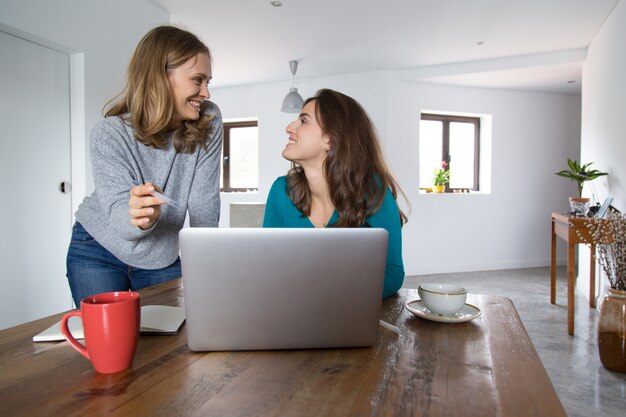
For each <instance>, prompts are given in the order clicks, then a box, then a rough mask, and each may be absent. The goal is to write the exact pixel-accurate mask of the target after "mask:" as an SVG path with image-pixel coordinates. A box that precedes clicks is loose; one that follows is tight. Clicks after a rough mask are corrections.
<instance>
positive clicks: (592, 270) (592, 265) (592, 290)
mask: <svg viewBox="0 0 626 417" xmlns="http://www.w3.org/2000/svg"><path fill="white" fill-rule="evenodd" d="M589 246H590V248H589V249H590V250H591V257H590V258H589V307H593V308H595V307H596V259H595V256H594V255H595V253H596V245H594V244H591V245H589Z"/></svg>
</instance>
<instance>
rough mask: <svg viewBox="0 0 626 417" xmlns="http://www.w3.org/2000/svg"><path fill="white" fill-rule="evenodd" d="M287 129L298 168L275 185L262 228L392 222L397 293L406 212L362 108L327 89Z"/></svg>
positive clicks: (286, 153) (391, 274) (391, 263)
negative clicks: (401, 206)
mask: <svg viewBox="0 0 626 417" xmlns="http://www.w3.org/2000/svg"><path fill="white" fill-rule="evenodd" d="M287 134H288V141H287V145H286V146H285V149H284V150H283V152H282V155H283V158H285V159H287V160H289V161H291V162H292V168H291V170H290V171H289V172H288V173H287V175H286V176H284V177H280V178H278V179H277V180H276V181H275V182H274V184H273V185H272V188H271V190H270V193H269V195H268V198H267V204H266V208H265V217H264V219H263V227H380V228H384V229H386V230H387V231H388V232H389V243H388V247H387V265H386V269H385V284H384V289H383V297H388V296H390V295H392V294H395V293H396V292H397V291H398V290H399V289H400V287H401V286H402V283H403V282H404V263H403V261H402V233H401V227H402V224H404V223H405V222H406V216H405V215H404V213H403V212H402V210H400V208H399V207H398V204H397V202H396V198H397V194H398V191H400V187H399V186H398V184H397V182H396V181H395V179H394V178H393V176H392V175H391V172H390V171H389V169H388V168H387V164H386V163H385V160H384V158H383V155H382V151H381V148H380V144H379V141H378V136H377V134H376V130H375V128H374V125H373V123H372V122H371V120H370V119H369V117H368V115H367V113H366V112H365V110H364V109H363V107H361V105H360V104H359V103H358V102H357V101H356V100H354V99H353V98H351V97H348V96H346V95H345V94H342V93H339V92H337V91H333V90H328V89H323V90H320V91H318V92H317V94H316V95H315V96H314V97H311V98H310V99H308V100H307V101H305V103H304V107H303V108H302V111H301V113H300V115H299V116H298V119H296V120H294V121H293V122H292V123H290V124H289V126H287ZM303 251H306V248H303ZM303 256H315V255H314V254H306V255H303ZM320 262H324V260H323V259H320Z"/></svg>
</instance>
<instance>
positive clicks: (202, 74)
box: [67, 26, 223, 306]
mask: <svg viewBox="0 0 626 417" xmlns="http://www.w3.org/2000/svg"><path fill="white" fill-rule="evenodd" d="M211 77H212V69H211V54H210V52H209V49H208V48H207V46H206V45H204V44H203V43H202V42H201V41H200V40H199V39H198V38H197V37H196V36H195V35H193V34H192V33H189V32H187V31H184V30H181V29H178V28H175V27H172V26H160V27H157V28H155V29H153V30H151V31H150V32H148V33H147V34H146V35H145V36H144V37H143V39H142V40H141V41H140V42H139V44H138V46H137V48H136V50H135V52H134V54H133V56H132V59H131V61H130V64H129V66H128V74H127V84H126V88H125V90H124V91H123V92H122V93H121V94H120V96H119V97H118V99H116V100H115V101H113V102H112V103H111V105H110V107H109V109H108V110H107V111H106V113H105V119H104V120H102V121H101V122H99V123H98V124H97V125H96V126H95V127H94V128H93V130H92V132H91V162H92V167H93V178H94V183H95V190H94V191H93V193H92V194H91V195H89V196H87V197H85V199H84V201H83V202H82V204H81V205H80V206H79V208H78V211H77V212H76V224H75V225H74V228H73V233H72V241H71V242H70V246H69V250H68V254H67V277H68V281H69V285H70V289H71V291H72V297H73V299H74V302H75V304H76V305H77V306H79V305H80V300H81V299H83V298H84V297H87V296H89V295H92V294H96V293H101V292H108V291H127V290H137V289H140V288H143V287H147V286H150V285H154V284H158V283H160V282H164V281H167V280H170V279H174V278H177V277H180V276H181V270H180V260H179V259H178V232H179V230H180V229H181V228H182V227H183V224H184V221H185V216H186V214H187V213H189V220H190V225H191V226H192V227H193V226H203V227H216V226H218V220H219V210H220V200H219V174H220V168H219V161H220V153H221V146H222V136H223V128H222V119H221V114H220V111H219V109H218V107H217V106H216V105H215V104H213V103H211V102H210V101H208V99H209V97H210V94H209V91H208V83H209V81H210V80H211ZM154 191H157V192H159V193H162V194H163V195H165V196H167V197H169V198H170V199H172V200H173V201H174V203H171V202H170V203H168V204H166V201H165V199H160V198H158V197H156V196H154V195H153V194H152V193H153V192H154Z"/></svg>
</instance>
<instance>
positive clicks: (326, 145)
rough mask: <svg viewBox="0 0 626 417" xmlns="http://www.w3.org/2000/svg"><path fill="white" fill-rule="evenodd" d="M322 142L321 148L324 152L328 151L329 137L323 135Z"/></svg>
mask: <svg viewBox="0 0 626 417" xmlns="http://www.w3.org/2000/svg"><path fill="white" fill-rule="evenodd" d="M322 140H323V142H324V144H323V145H322V148H323V149H324V151H326V152H328V151H330V143H331V141H330V136H328V135H324V136H323V137H322Z"/></svg>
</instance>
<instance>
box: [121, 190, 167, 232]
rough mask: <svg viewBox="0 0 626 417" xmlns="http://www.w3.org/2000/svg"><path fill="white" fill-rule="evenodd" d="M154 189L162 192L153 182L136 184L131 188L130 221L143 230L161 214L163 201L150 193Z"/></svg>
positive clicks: (152, 223)
mask: <svg viewBox="0 0 626 417" xmlns="http://www.w3.org/2000/svg"><path fill="white" fill-rule="evenodd" d="M154 190H157V191H158V192H161V190H160V189H158V188H157V187H156V186H155V185H154V184H152V183H151V182H147V183H145V184H143V185H141V184H140V185H136V186H134V187H132V188H131V189H130V199H129V200H128V206H129V209H128V214H130V223H131V224H132V225H133V226H137V227H139V228H140V229H142V230H148V229H149V228H151V227H152V226H153V225H154V223H155V222H156V221H157V219H158V218H159V216H160V215H161V204H163V202H162V201H161V200H159V199H158V198H156V197H154V196H152V195H151V194H150V193H152V192H153V191H154Z"/></svg>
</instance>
